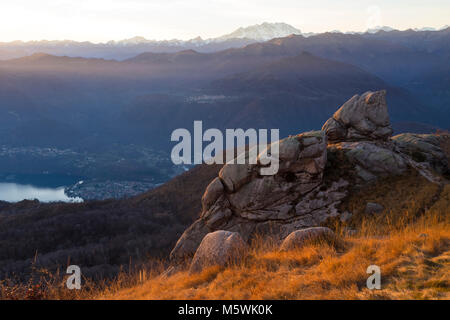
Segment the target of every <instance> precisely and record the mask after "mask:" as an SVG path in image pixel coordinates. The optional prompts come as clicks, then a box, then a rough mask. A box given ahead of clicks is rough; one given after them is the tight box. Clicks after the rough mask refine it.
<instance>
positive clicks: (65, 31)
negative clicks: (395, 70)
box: [0, 0, 450, 42]
mask: <svg viewBox="0 0 450 320" xmlns="http://www.w3.org/2000/svg"><path fill="white" fill-rule="evenodd" d="M262 22H285V23H288V24H291V25H292V26H294V27H296V28H298V29H300V30H301V31H302V32H325V31H332V30H340V31H344V32H345V31H365V30H367V28H369V27H374V26H377V25H388V26H391V27H394V28H396V29H399V30H404V29H408V28H422V27H435V28H440V27H442V26H444V25H447V24H450V1H449V0H428V1H419V0H409V1H406V0H379V1H376V0H375V1H374V0H358V1H355V0H351V1H350V0H307V1H304V0H184V1H179V0H0V41H13V40H23V41H29V40H42V39H46V40H64V39H70V40H76V41H91V42H105V41H108V40H121V39H127V38H131V37H134V36H143V37H145V38H147V39H156V40H163V39H174V38H176V39H183V40H187V39H192V38H195V37H197V36H201V37H202V38H204V39H206V38H211V37H217V36H220V35H223V34H227V33H230V32H232V31H234V30H235V29H237V28H238V27H241V26H249V25H253V24H259V23H262Z"/></svg>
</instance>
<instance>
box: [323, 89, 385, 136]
mask: <svg viewBox="0 0 450 320" xmlns="http://www.w3.org/2000/svg"><path fill="white" fill-rule="evenodd" d="M322 130H323V131H325V132H326V134H327V136H328V139H329V141H330V142H332V143H333V142H341V141H360V140H387V139H388V138H389V137H390V136H391V135H392V132H393V131H392V128H391V126H390V122H389V114H388V110H387V105H386V91H384V90H382V91H376V92H366V93H364V94H362V95H355V96H353V97H352V98H351V99H350V100H348V101H347V102H346V103H344V104H343V105H342V107H340V108H339V110H338V111H336V112H335V114H334V115H333V117H332V118H330V119H328V121H327V122H325V124H324V125H323V127H322Z"/></svg>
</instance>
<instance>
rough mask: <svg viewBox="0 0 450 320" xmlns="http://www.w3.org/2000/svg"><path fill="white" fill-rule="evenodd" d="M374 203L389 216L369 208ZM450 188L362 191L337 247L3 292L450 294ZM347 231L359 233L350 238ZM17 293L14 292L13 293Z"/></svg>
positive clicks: (340, 227) (415, 181)
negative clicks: (373, 271)
mask: <svg viewBox="0 0 450 320" xmlns="http://www.w3.org/2000/svg"><path fill="white" fill-rule="evenodd" d="M367 201H375V202H379V203H381V204H383V205H384V206H385V208H388V209H387V210H385V212H384V213H383V214H380V215H377V216H374V217H367V215H364V214H363V213H362V210H363V207H364V204H365V203H367ZM449 204H450V185H449V184H447V185H445V186H442V187H439V186H436V185H433V184H431V183H428V182H427V181H426V180H424V179H423V178H421V177H418V176H415V175H408V176H404V177H399V178H396V179H388V180H383V181H379V182H378V183H376V184H374V185H372V186H370V187H369V188H364V189H363V190H360V191H355V192H353V193H352V195H351V196H350V197H349V198H348V199H347V201H346V202H345V203H344V204H343V208H346V209H348V210H352V212H354V213H355V214H354V217H353V218H352V219H351V220H350V221H349V222H348V223H346V224H343V223H341V222H340V221H338V220H336V221H332V222H331V223H330V224H329V225H330V226H331V227H333V228H334V229H335V230H336V232H338V233H339V234H340V235H341V238H342V241H338V242H336V243H334V244H332V245H331V244H327V243H316V244H311V245H308V246H305V247H303V248H302V249H298V250H293V251H289V252H279V251H278V250H277V244H276V243H275V242H273V241H270V240H268V239H262V238H258V239H257V240H255V241H254V243H253V244H252V246H251V247H250V249H249V251H248V253H247V256H246V258H245V259H244V261H243V262H242V263H240V264H234V265H231V266H228V267H226V268H219V267H212V268H209V269H206V270H204V271H203V272H201V273H199V274H189V273H188V272H187V271H181V272H179V273H176V274H174V275H172V276H170V277H164V276H160V273H161V271H162V265H161V266H160V267H158V268H152V269H151V270H142V272H138V273H134V274H126V273H122V274H120V276H119V277H118V278H117V279H116V280H115V281H113V282H110V283H102V284H93V283H91V282H85V284H84V285H83V288H82V290H79V291H76V290H73V291H69V290H67V289H65V287H64V283H63V282H61V281H60V280H54V281H53V282H51V281H50V282H49V283H48V284H46V285H44V287H45V288H44V289H36V290H35V289H33V287H31V291H27V290H29V289H30V286H28V287H27V286H22V287H13V289H14V290H16V292H15V293H11V292H10V291H11V290H12V289H11V288H10V287H8V286H5V285H3V286H2V285H1V284H0V297H2V298H10V299H11V298H16V299H17V298H19V299H24V298H26V299H450V214H449V209H448V208H449ZM346 228H355V229H357V230H358V232H357V233H356V234H355V235H353V236H348V235H346V233H345V232H344V230H345V229H346ZM369 265H378V266H379V267H380V268H381V282H382V283H381V285H382V289H381V290H369V289H367V288H366V280H367V278H368V276H369V274H367V273H366V270H367V267H368V266H369ZM7 290H10V291H7ZM8 294H9V296H8Z"/></svg>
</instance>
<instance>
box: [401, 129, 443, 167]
mask: <svg viewBox="0 0 450 320" xmlns="http://www.w3.org/2000/svg"><path fill="white" fill-rule="evenodd" d="M444 138H447V137H444V136H441V137H440V136H437V135H434V134H414V133H403V134H399V135H397V136H395V137H392V140H393V141H394V142H395V143H396V145H397V146H398V147H399V148H400V150H401V151H402V152H403V153H404V154H407V155H409V156H410V157H411V158H412V159H413V160H414V161H416V162H420V163H428V164H429V165H430V166H431V167H432V168H433V169H434V170H436V171H437V172H439V173H441V174H445V173H447V172H448V171H449V167H448V159H447V157H446V155H445V153H444V152H443V150H442V148H441V140H442V139H444Z"/></svg>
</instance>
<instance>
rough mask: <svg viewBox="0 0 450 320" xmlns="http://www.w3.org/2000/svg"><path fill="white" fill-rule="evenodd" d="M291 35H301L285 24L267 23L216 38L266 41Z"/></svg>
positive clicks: (242, 28)
mask: <svg viewBox="0 0 450 320" xmlns="http://www.w3.org/2000/svg"><path fill="white" fill-rule="evenodd" d="M291 34H301V31H300V30H298V29H296V28H294V27H293V26H291V25H289V24H287V23H281V22H278V23H268V22H264V23H262V24H255V25H252V26H249V27H241V28H239V29H237V30H236V31H234V32H232V33H229V34H226V35H224V36H221V37H219V38H217V39H218V40H227V39H244V38H247V39H254V40H258V41H267V40H270V39H273V38H281V37H286V36H289V35H291Z"/></svg>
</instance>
